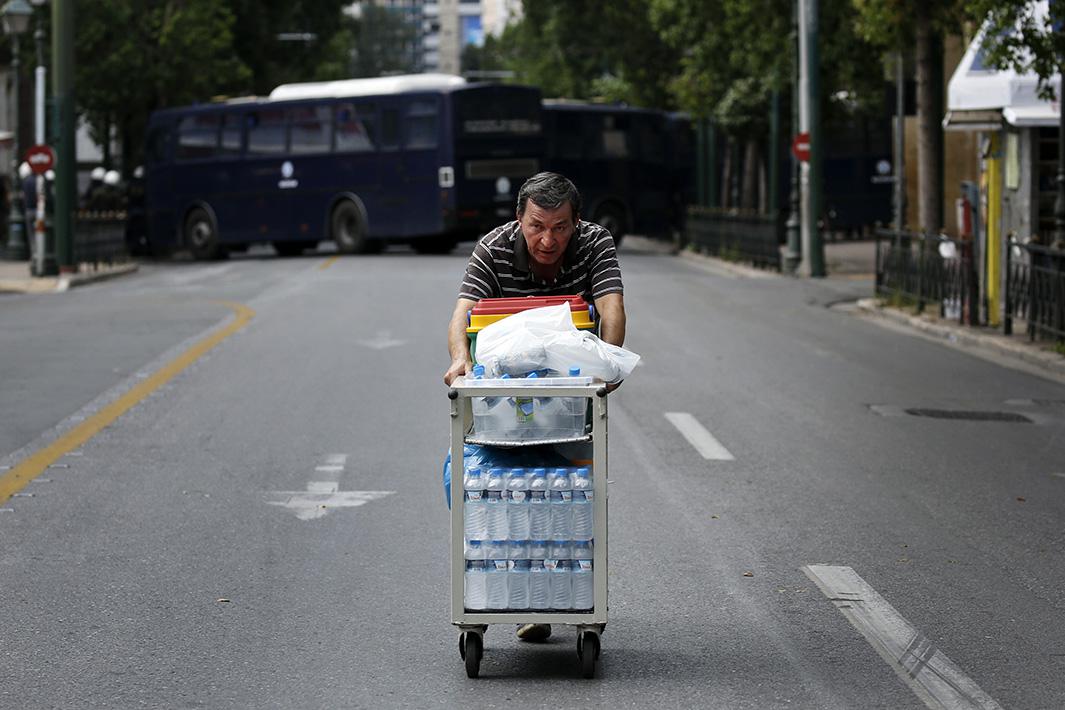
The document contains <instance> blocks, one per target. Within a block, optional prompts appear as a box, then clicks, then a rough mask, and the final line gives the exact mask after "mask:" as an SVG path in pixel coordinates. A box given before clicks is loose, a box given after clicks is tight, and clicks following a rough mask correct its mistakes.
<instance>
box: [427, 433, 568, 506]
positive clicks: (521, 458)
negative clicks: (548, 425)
mask: <svg viewBox="0 0 1065 710" xmlns="http://www.w3.org/2000/svg"><path fill="white" fill-rule="evenodd" d="M462 456H463V458H464V459H465V464H466V468H473V467H475V466H476V467H479V468H553V467H555V466H569V465H570V462H569V459H567V458H566V457H565V456H563V455H562V454H560V453H558V451H556V450H555V448H554V447H553V446H550V445H547V446H525V447H520V448H513V449H507V448H502V447H498V446H478V445H476V444H466V445H465V446H463V447H462ZM459 488H460V489H461V488H462V481H461V479H460V480H459ZM444 498H445V500H447V507H448V508H449V509H450V508H451V450H450V449H448V452H447V458H445V459H444Z"/></svg>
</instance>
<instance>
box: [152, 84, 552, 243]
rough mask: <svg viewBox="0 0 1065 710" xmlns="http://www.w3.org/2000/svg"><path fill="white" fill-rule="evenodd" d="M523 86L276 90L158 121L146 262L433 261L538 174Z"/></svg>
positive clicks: (537, 134) (536, 119)
mask: <svg viewBox="0 0 1065 710" xmlns="http://www.w3.org/2000/svg"><path fill="white" fill-rule="evenodd" d="M540 101H541V95H540V91H539V90H538V89H536V88H532V87H524V86H503V85H497V84H467V83H466V82H465V81H464V80H463V79H461V78H460V77H454V76H447V75H431V74H430V75H410V76H398V77H383V78H378V79H353V80H347V81H339V82H319V83H310V84H292V85H285V86H280V87H278V88H277V89H275V90H274V91H273V92H272V93H271V95H270V97H268V98H255V99H238V100H233V101H228V102H224V103H215V104H207V105H199V106H190V107H183V108H172V109H164V110H161V111H157V112H155V113H153V114H152V116H151V117H150V119H149V124H148V131H147V146H146V158H145V219H146V223H147V231H148V240H149V242H150V246H151V248H152V249H153V251H156V252H165V251H169V250H172V249H175V248H185V249H188V250H189V251H190V252H191V253H192V255H193V256H194V257H196V258H199V259H211V258H217V257H220V256H224V255H225V254H226V253H227V252H228V251H230V250H237V249H242V248H245V247H247V246H248V245H250V244H253V243H264V242H269V243H271V244H273V245H274V247H275V248H276V249H277V251H278V252H279V253H281V254H296V253H299V252H301V251H302V250H303V249H305V248H307V247H312V246H314V245H316V244H317V243H318V242H319V241H322V240H332V241H333V242H335V243H336V245H337V248H338V249H339V250H340V251H341V252H343V253H365V252H370V251H374V250H376V249H379V248H380V247H381V246H382V245H384V244H385V243H389V242H406V243H410V244H412V245H413V246H414V248H415V249H417V250H418V251H420V252H424V253H445V252H447V251H450V250H451V249H452V248H453V247H454V246H455V244H456V243H457V242H458V241H461V240H464V239H472V238H475V237H476V236H478V235H479V234H481V233H483V232H485V231H487V230H488V229H490V228H491V227H493V226H495V225H497V224H499V223H500V222H502V221H505V220H507V219H513V215H514V202H515V198H516V191H517V188H518V187H519V186H520V185H521V183H522V182H523V181H524V180H525V179H526V178H528V177H529V176H531V175H533V174H535V173H536V172H538V171H539V170H540V165H541V163H540V159H541V155H542V152H543V134H542V126H541V107H540Z"/></svg>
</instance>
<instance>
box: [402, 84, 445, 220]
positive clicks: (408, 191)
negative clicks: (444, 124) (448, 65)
mask: <svg viewBox="0 0 1065 710" xmlns="http://www.w3.org/2000/svg"><path fill="white" fill-rule="evenodd" d="M403 108H404V118H403V124H404V125H403V134H404V137H403V140H404V143H403V150H402V151H401V153H400V154H401V155H402V159H401V164H402V178H403V184H404V190H403V191H404V194H405V195H406V198H407V208H406V209H405V210H404V215H403V217H404V221H403V231H404V233H406V234H407V235H410V236H419V235H428V234H439V233H440V232H441V231H442V230H443V221H442V215H441V208H442V205H441V204H440V190H441V188H442V187H445V186H446V185H445V183H450V184H452V185H453V184H454V173H453V172H452V173H451V174H450V176H448V175H441V172H440V168H441V167H446V166H444V165H443V163H442V162H441V160H440V150H441V140H440V129H441V128H440V127H441V121H440V100H439V99H438V98H437V97H435V96H429V97H425V98H417V99H412V100H410V101H408V102H407V104H406V106H404V107H403ZM452 170H454V168H452Z"/></svg>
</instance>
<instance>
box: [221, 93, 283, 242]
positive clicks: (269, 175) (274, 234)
mask: <svg viewBox="0 0 1065 710" xmlns="http://www.w3.org/2000/svg"><path fill="white" fill-rule="evenodd" d="M244 123H245V130H246V133H247V138H246V147H245V159H244V161H243V170H242V172H243V175H241V176H240V179H239V184H238V185H237V186H236V190H235V194H234V198H233V203H232V206H233V207H234V208H235V210H236V212H237V214H240V215H242V216H241V217H240V222H241V226H242V227H243V229H241V230H240V232H241V237H240V238H241V239H242V240H262V241H271V240H279V241H281V240H290V239H296V238H298V234H295V233H294V232H295V230H294V225H293V224H292V219H291V212H292V200H293V194H294V192H295V190H296V188H297V187H299V180H298V179H297V178H296V177H295V172H296V166H295V161H294V160H293V157H292V156H290V155H289V154H288V135H287V133H288V131H287V125H286V115H285V109H284V108H283V107H281V106H256V107H254V108H251V109H248V110H246V111H245V113H244ZM221 232H222V238H223V240H224V241H231V240H230V239H229V238H228V235H227V234H226V233H225V230H224V229H221Z"/></svg>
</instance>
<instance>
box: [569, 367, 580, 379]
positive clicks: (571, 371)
mask: <svg viewBox="0 0 1065 710" xmlns="http://www.w3.org/2000/svg"><path fill="white" fill-rule="evenodd" d="M580 374H581V368H579V367H571V368H570V369H569V376H570V377H580Z"/></svg>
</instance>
